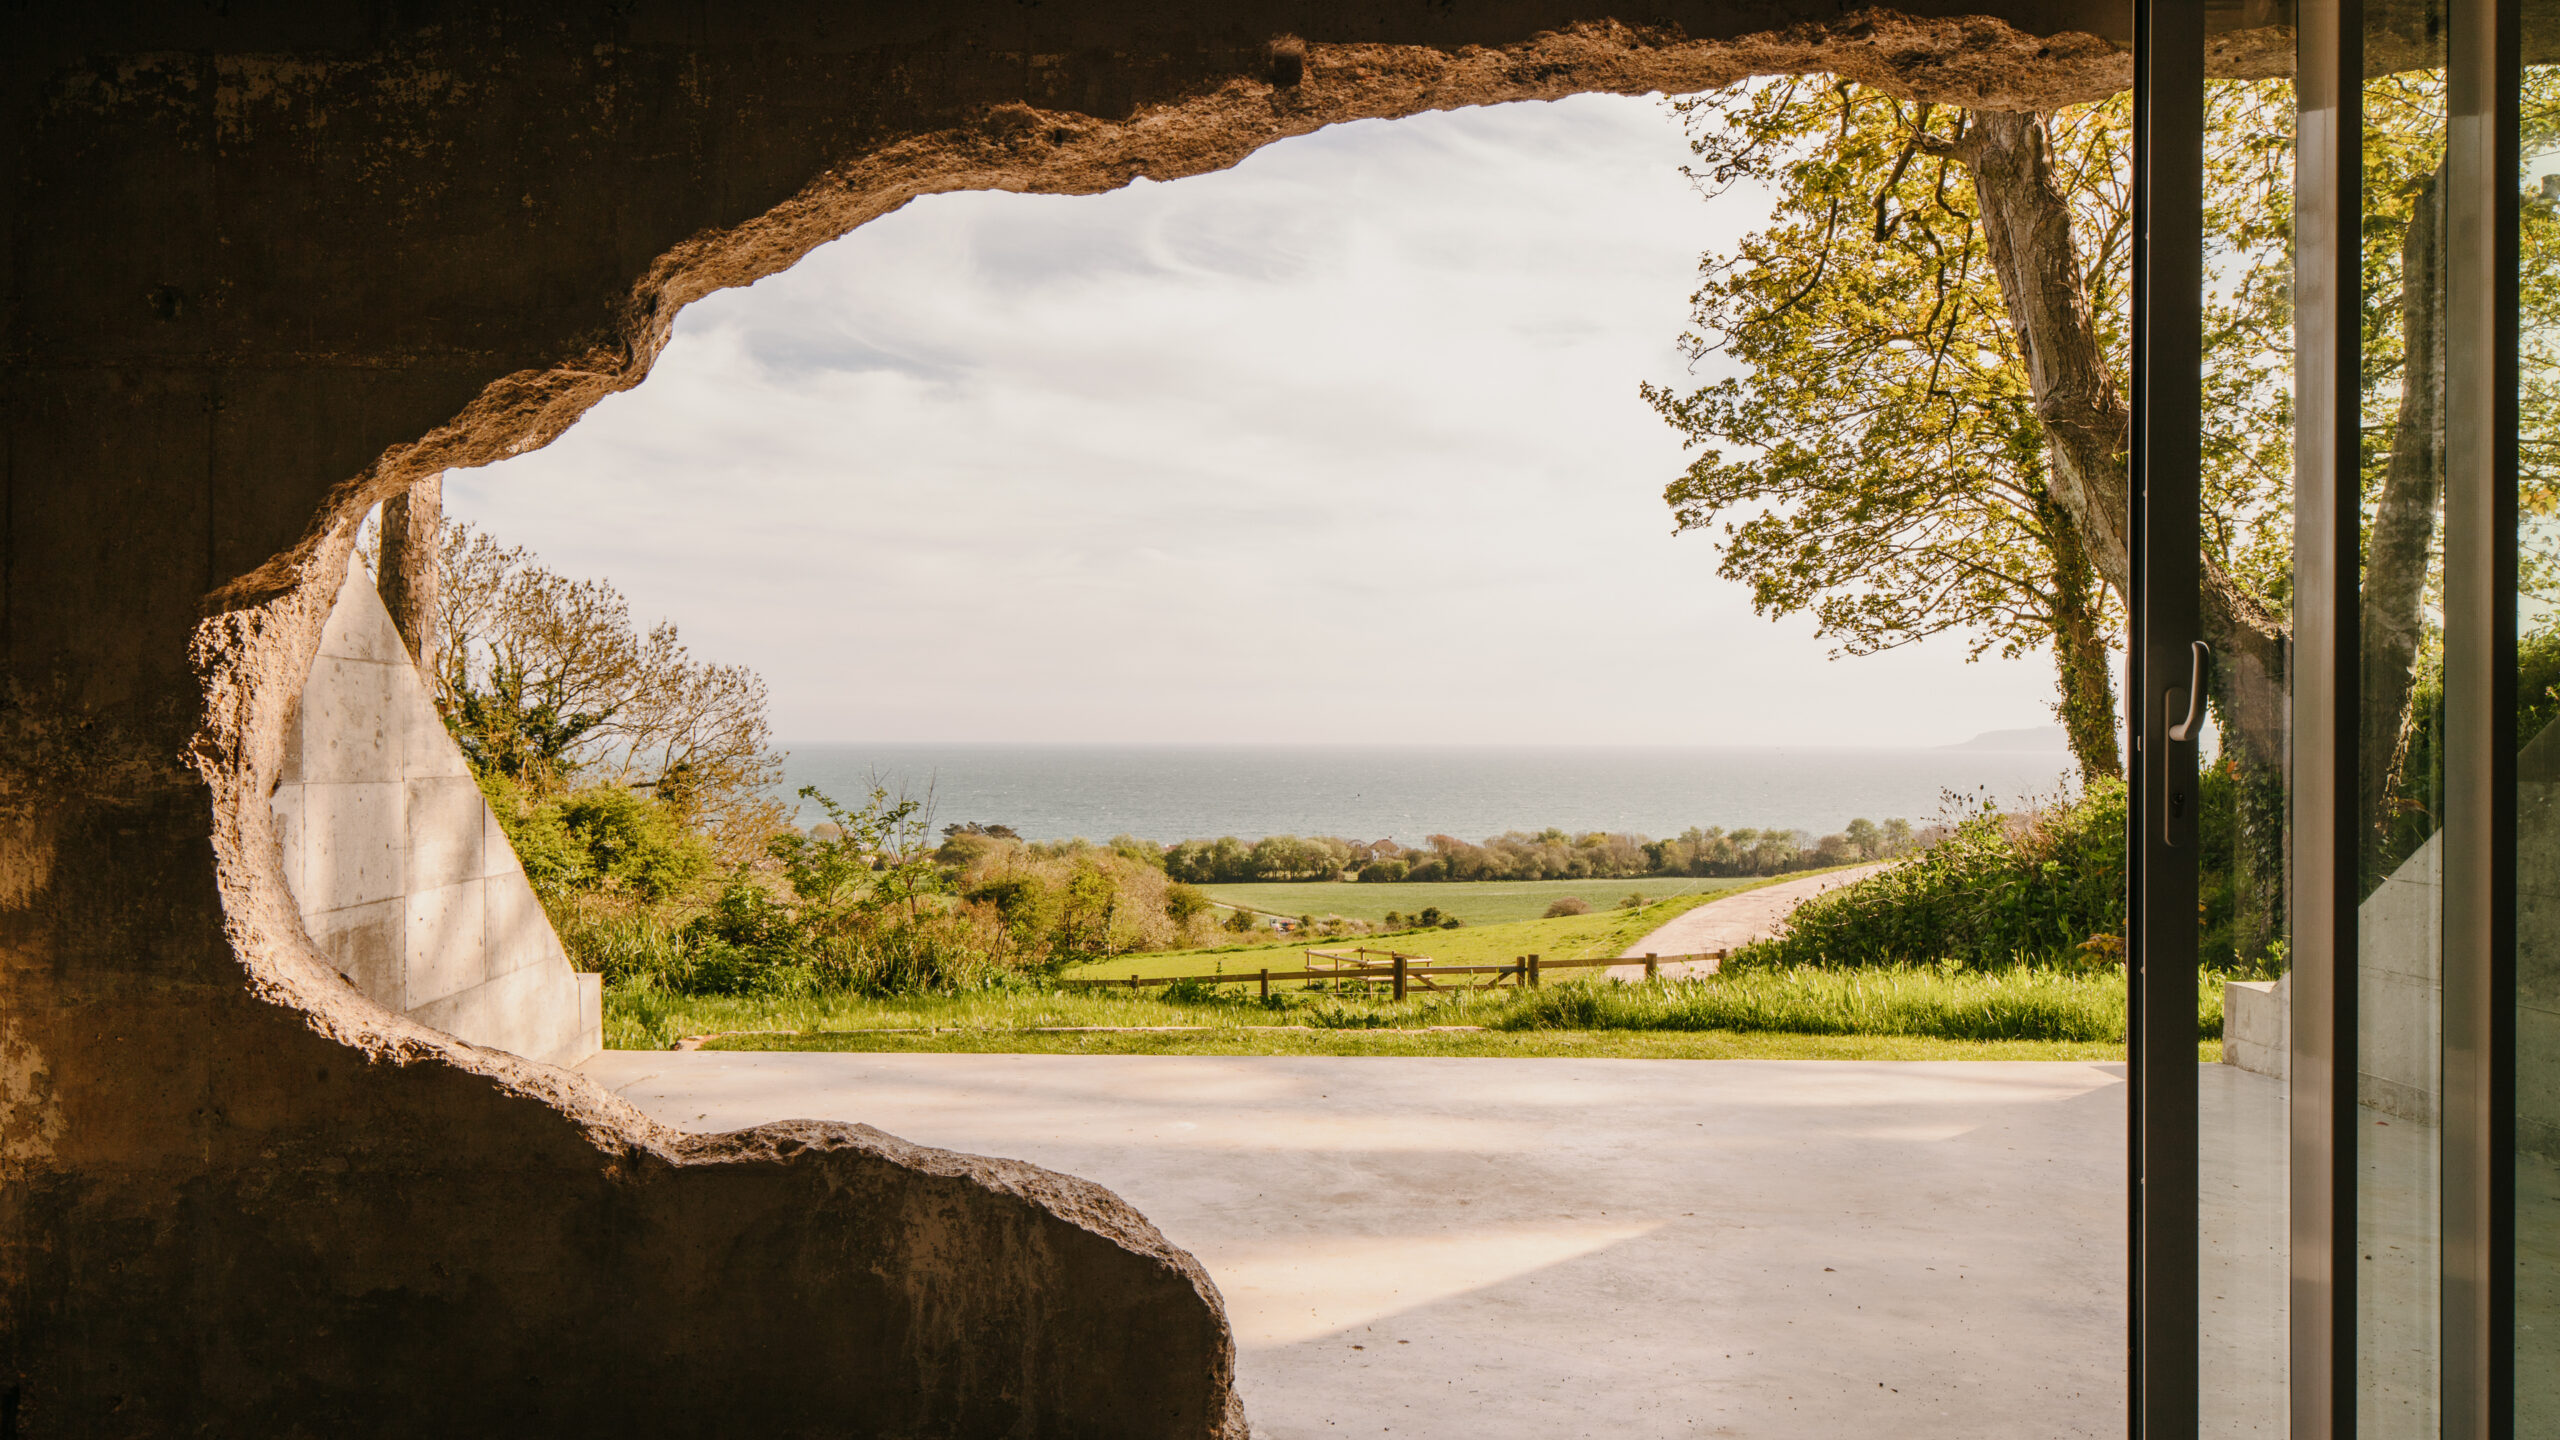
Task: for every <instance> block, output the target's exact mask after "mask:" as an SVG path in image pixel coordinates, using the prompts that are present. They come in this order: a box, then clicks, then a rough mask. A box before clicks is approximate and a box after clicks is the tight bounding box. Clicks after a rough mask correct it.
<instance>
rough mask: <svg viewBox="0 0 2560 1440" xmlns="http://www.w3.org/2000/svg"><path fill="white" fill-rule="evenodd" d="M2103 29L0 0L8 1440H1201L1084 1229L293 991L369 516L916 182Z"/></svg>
mask: <svg viewBox="0 0 2560 1440" xmlns="http://www.w3.org/2000/svg"><path fill="white" fill-rule="evenodd" d="M2215 13H2216V14H2217V16H2218V17H2220V18H2219V22H2218V23H2219V26H2220V29H2221V31H2222V43H2223V49H2222V50H2221V52H2219V53H2221V54H2222V55H2223V60H2222V61H2221V62H2220V63H2223V64H2224V65H2225V66H2226V67H2228V66H2232V65H2240V66H2248V65H2265V64H2268V63H2272V62H2271V61H2270V58H2269V57H2270V56H2274V55H2278V54H2280V53H2281V47H2280V46H2271V45H2270V44H2267V43H2265V42H2266V41H2267V40H2269V39H2270V38H2272V37H2275V36H2277V35H2279V34H2280V32H2279V31H2277V30H2275V29H2272V28H2270V27H2271V26H2272V25H2273V24H2274V22H2275V21H2276V20H2278V19H2279V18H2280V17H2279V16H2276V15H2274V14H2272V13H2268V14H2264V15H2256V16H2255V18H2254V19H2253V18H2252V16H2253V12H2252V11H2250V10H2249V9H2248V8H2247V7H2242V8H2241V9H2240V10H2237V11H2230V12H2225V11H2222V10H2217V11H2216V12H2215ZM2128 14H2129V7H2128V6H2126V5H2124V4H2121V3H2101V0H2069V3H2061V4H2038V3H2030V0H1925V3H1915V4H1913V5H1911V6H1909V7H1907V8H1904V9H1901V10H1872V11H1858V12H1842V11H1840V10H1839V9H1837V8H1836V7H1833V6H1830V5H1827V4H1824V5H1815V4H1811V3H1795V0H1746V3H1722V0H1714V3H1711V0H1665V3H1659V4H1651V5H1648V6H1647V7H1646V8H1645V9H1644V10H1643V11H1642V12H1641V13H1629V14H1626V15H1622V16H1620V17H1618V18H1615V19H1612V18H1610V17H1609V15H1608V13H1607V12H1606V11H1605V10H1602V11H1593V10H1590V9H1587V8H1576V7H1569V6H1566V5H1562V4H1557V3H1551V0H1497V3H1488V4H1484V5H1481V6H1479V5H1474V4H1438V3H1434V4H1405V3H1397V4H1386V3H1376V0H1337V3H1325V4H1301V3H1254V0H1239V3H1220V4H1214V5H1210V4H1174V3H1145V0H1097V3H1094V4H1090V5H1048V6H1040V5H1026V4H1021V3H1017V0H955V3H951V4H942V5H932V6H907V7H885V8H884V7H871V8H864V9H848V8H846V7H843V6H840V5H835V4H822V3H818V0H776V3H773V4H764V5H755V6H736V5H709V6H700V5H697V6H681V7H680V6H676V5H673V4H667V3H662V0H639V3H636V4H635V3H628V0H610V3H607V0H588V3H570V4H564V5H558V6H545V7H539V8H535V7H527V8H526V9H525V10H524V11H523V12H522V13H517V12H515V11H512V10H510V9H509V8H507V7H504V6H500V5H492V4H486V3H463V0H417V3H406V4H402V5H398V6H388V7H385V6H344V5H318V4H297V3H274V4H257V5H251V4H239V5H204V4H199V3H197V0H133V3H126V4H105V5H83V6H65V5H49V6H27V7H19V8H16V9H14V10H12V11H10V12H9V13H8V15H7V16H6V18H5V19H0V255H5V259H6V264H5V265H0V276H5V277H6V278H5V281H0V283H5V285H6V286H7V293H6V303H5V305H0V429H5V435H0V465H5V467H6V470H5V484H6V492H7V493H6V497H5V499H6V503H5V506H0V520H5V524H0V654H4V655H5V665H6V674H5V682H6V683H5V688H0V1397H7V1402H8V1403H9V1404H10V1405H12V1406H14V1410H13V1411H12V1412H11V1413H13V1414H14V1415H15V1423H16V1425H17V1427H18V1429H19V1433H20V1435H21V1436H23V1437H44V1436H57V1435H69V1434H80V1435H163V1434H174V1433H197V1434H207V1435H224V1434H239V1435H261V1436H264V1435H293V1434H321V1433H333V1434H334V1433H344V1434H367V1435H380V1436H397V1435H408V1434H420V1435H425V1434H434V1435H447V1434H454V1433H472V1432H481V1433H529V1432H540V1433H549V1434H555V1435H558V1434H581V1433H599V1434H601V1433H607V1432H610V1433H614V1434H616V1435H620V1436H636V1435H649V1434H686V1435H692V1434H703V1433H712V1432H714V1431H717V1430H724V1429H725V1430H733V1431H736V1432H740V1433H766V1434H776V1435H792V1434H807V1433H818V1432H821V1431H823V1432H825V1433H868V1434H901V1435H906V1434H913V1435H944V1434H1017V1433H1018V1434H1034V1433H1036V1434H1041V1435H1076V1434H1106V1433H1107V1434H1114V1435H1205V1434H1212V1433H1234V1432H1235V1431H1236V1430H1237V1429H1238V1428H1240V1426H1241V1423H1242V1422H1241V1419H1240V1417H1239V1416H1238V1415H1237V1413H1236V1412H1235V1410H1234V1409H1233V1405H1232V1391H1231V1389H1230V1386H1229V1383H1228V1377H1229V1363H1230V1362H1229V1354H1230V1352H1229V1348H1228V1342H1227V1339H1226V1332H1225V1326H1224V1321H1223V1317H1222V1314H1221V1311H1220V1308H1219V1304H1218V1301H1217V1297H1216V1294H1215V1292H1214V1290H1213V1289H1212V1288H1211V1287H1210V1286H1209V1285H1208V1284H1207V1282H1206V1280H1205V1279H1204V1278H1203V1277H1202V1275H1201V1274H1200V1272H1199V1271H1198V1269H1197V1268H1196V1266H1194V1265H1193V1264H1192V1263H1191V1261H1190V1260H1189V1259H1188V1258H1187V1257H1185V1256H1184V1255H1183V1254H1182V1253H1181V1252H1180V1251H1178V1250H1176V1249H1174V1248H1172V1247H1171V1246H1169V1245H1167V1244H1166V1243H1165V1242H1164V1241H1163V1239H1162V1238H1161V1237H1160V1236H1158V1235H1157V1234H1156V1233H1155V1232H1154V1231H1153V1229H1152V1228H1151V1227H1149V1226H1148V1225H1147V1224H1146V1222H1145V1221H1144V1220H1142V1219H1141V1218H1139V1217H1138V1216H1137V1215H1136V1214H1135V1213H1134V1212H1132V1211H1130V1210H1129V1209H1128V1208H1127V1207H1125V1206H1123V1205H1120V1204H1119V1203H1118V1202H1117V1201H1114V1200H1113V1199H1111V1198H1110V1197H1109V1196H1108V1195H1107V1194H1105V1193H1104V1192H1101V1191H1099V1190H1097V1189H1095V1188H1093V1187H1091V1186H1088V1185H1084V1184H1082V1183H1080V1182H1075V1181H1070V1180H1067V1179H1064V1178H1062V1177H1058V1176H1054V1175H1049V1174H1047V1173H1045V1172H1041V1171H1037V1170H1033V1169H1030V1168H1028V1167H1025V1166H1021V1165H1015V1164H1011V1163H1008V1162H1000V1161H985V1160H972V1159H967V1158H964V1157H959V1156H953V1155H946V1154H942V1153H939V1152H932V1151H922V1150H917V1149H914V1148H912V1147H908V1146H904V1145H901V1144H898V1143H896V1142H893V1141H889V1140H887V1139H886V1138H885V1137H881V1136H878V1135H876V1134H874V1133H871V1132H866V1131H863V1130H860V1129H858V1128H853V1127H846V1126H808V1125H803V1126H792V1127H784V1128H781V1129H772V1130H764V1131H758V1132H750V1133H745V1134H740V1135H734V1136H725V1137H702V1138H689V1137H685V1136H681V1135H677V1134H675V1133H673V1132H670V1131H667V1130H665V1129H662V1128H661V1127H659V1126H657V1125H655V1124H654V1123H652V1122H650V1121H649V1120H647V1119H646V1118H645V1117H643V1116H641V1115H639V1114H638V1113H636V1112H635V1111H632V1110H631V1109H629V1108H628V1107H626V1106H623V1105H621V1104H620V1103H618V1102H616V1101H614V1100H613V1099H612V1098H611V1097H609V1096H607V1095H605V1094H604V1093H602V1092H601V1091H599V1090H597V1089H595V1088H594V1087H592V1086H591V1085H589V1084H588V1083H587V1082H585V1081H583V1080H580V1079H579V1078H577V1077H575V1076H574V1075H571V1074H569V1073H566V1072H563V1071H559V1070H556V1069H553V1068H551V1067H548V1066H544V1065H542V1064H540V1063H538V1062H533V1061H528V1060H526V1059H523V1058H521V1057H519V1056H515V1055H510V1054H507V1053H505V1052H502V1051H495V1050H489V1049H483V1048H479V1047H475V1046H472V1045H469V1044H466V1043H462V1042H460V1041H457V1040H456V1039H454V1038H453V1037H452V1036H450V1035H447V1034H444V1033H441V1032H439V1031H437V1030H435V1029H432V1028H430V1027H428V1026H425V1025H421V1024H419V1023H417V1022H416V1021H415V1020H413V1019H409V1018H405V1017H403V1016H401V1015H399V1014H397V1013H394V1012H392V1011H390V1010H387V1009H385V1008H384V1007H383V1006H381V1005H378V1004H376V1003H375V1002H374V1001H372V1000H370V999H368V998H366V997H365V996H364V995H362V994H361V993H359V992H358V991H356V990H355V989H353V988H352V987H350V986H349V985H348V984H347V983H346V982H345V981H344V980H342V979H340V978H339V974H338V969H337V966H336V965H335V964H334V963H333V961H332V958H331V956H330V955H329V954H328V953H326V952H324V951H323V950H322V949H320V948H319V947H318V946H316V945H314V944H313V942H312V938H311V936H310V934H309V933H308V931H307V929H306V927H305V925H304V923H303V919H302V914H301V907H300V906H299V905H298V904H297V902H296V900H295V897H294V891H293V888H292V886H291V884H290V883H289V882H288V880H287V878H286V875H285V872H284V868H283V863H282V855H283V849H282V847H280V846H279V844H278V842H277V837H276V816H275V813H274V811H273V810H272V809H271V808H270V797H271V796H272V795H273V794H274V792H275V790H276V787H277V785H278V784H279V782H280V781H281V780H282V778H283V776H284V774H285V766H286V760H287V755H288V750H289V747H288V744H287V739H288V735H289V733H290V729H291V724H292V711H293V701H294V697H295V696H296V695H297V694H298V693H299V692H300V691H301V689H302V685H303V682H304V680H305V678H306V677H307V676H308V675H309V674H310V673H311V670H312V666H313V663H314V660H315V658H316V657H317V656H318V655H319V653H320V650H321V642H322V634H323V631H324V629H325V628H326V621H327V617H328V615H329V613H330V610H331V608H332V605H333V603H334V601H335V598H336V596H337V593H338V591H339V589H340V587H341V585H342V583H343V576H344V574H345V564H346V553H347V546H348V544H349V537H350V535H351V534H352V532H353V529H354V526H355V524H356V522H357V520H358V519H359V517H361V516H362V515H363V513H364V512H365V511H366V510H367V509H369V508H370V507H371V506H372V505H374V504H375V503H377V502H379V501H381V500H384V499H386V498H388V497H389V496H391V495H393V494H395V493H397V492H399V491H401V490H402V489H404V488H405V487H407V486H408V485H409V484H410V483H411V482H412V481H414V480H415V479H417V478H418V477H420V476H423V475H425V474H428V473H430V472H433V471H436V470H440V469H443V468H446V467H448V466H454V465H469V464H477V463H480V462H483V461H487V460H490V459H494V458H497V457H499V456H502V455H508V454H514V453H518V452H521V451H523V450H525V449H527V448H530V447H533V446H538V445H540V444H542V443H544V442H545V441H547V440H548V439H550V438H551V437H552V436H554V435H557V434H558V433H559V432H560V431H561V429H562V428H564V427H565V426H567V425H568V424H569V423H570V422H571V421H572V420H574V419H575V418H576V417H577V416H578V415H579V414H580V413H581V412H582V411H583V410H584V409H585V408H586V407H588V406H589V405H592V404H593V403H595V401H596V400H597V399H599V398H600V397H602V396H603V395H605V394H608V393H611V392H613V391H614V390H617V389H620V388H624V387H627V386H629V385H631V384H634V383H636V382H637V381H638V380H639V379H640V378H641V376H642V375H643V374H644V373H645V372H646V370H647V369H648V366H649V364H650V361H651V359H652V358H653V357H654V356H655V355H656V353H657V352H658V349H659V347H660V346H661V345H662V344H663V343H664V341H665V338H666V335H667V333H668V327H669V326H670V325H671V323H672V322H673V319H674V316H675V314H676V312H677V310H678V309H680V308H681V307H682V306H683V305H684V304H685V303H687V302H688V301H690V300H692V299H694V298H696V297H698V296H700V295H703V294H705V293H708V292H709V291H711V290H713V289H716V288H718V287H721V286H726V285H736V284H744V283H747V282H749V281H752V280H754V279H756V278H758V277H760V276H763V275H767V274H771V273H773V272H775V271H777V270H779V269H782V268H783V267H785V266H787V265H789V264H790V263H791V262H792V261H793V260H795V259H797V258H798V257H799V256H800V255H802V254H804V253H806V252H807V251H808V250H809V248H811V247H812V246H814V245H816V244H819V243H821V242H822V241H824V240H827V239H829V238H832V237H833V236H835V235H838V234H841V233H843V232H844V231H846V230H849V229H851V228H852V227H854V226H855V225H858V224H860V223H862V222H863V221H865V220H867V219H869V218H871V217H873V216H876V215H879V214H882V213H885V212H886V211H888V210H891V209H894V208H895V207H897V206H898V205H901V204H903V203H905V202H906V201H907V200H908V199H910V198H912V197H914V196H917V195H921V194H926V193H931V192H933V191H937V190H953V189H963V188H972V187H992V188H1003V189H1016V190H1046V191H1060V192H1070V191H1072V192H1084V191H1098V190H1105V189H1109V188H1111V187H1113V186H1117V185H1121V184H1125V183H1127V182H1128V181H1129V180H1130V179H1131V178H1132V177H1134V176H1137V175H1148V176H1153V177H1156V178H1159V179H1169V178H1172V177H1175V176H1180V175H1189V174H1197V173H1201V172H1203V171H1207V170H1213V169H1216V168H1219V167H1221V166H1225V165H1231V164H1233V163H1234V162H1235V161H1236V160H1237V159H1239V158H1241V157H1242V156H1244V155H1246V154H1248V153H1250V152H1251V151H1252V150H1253V149H1254V148H1255V147H1257V146H1260V145H1264V144H1268V143H1270V142H1271V141H1273V140H1276V139H1280V138H1283V137H1286V136H1289V135H1296V134H1303V133H1305V132H1307V131H1310V130H1313V129H1315V128H1317V127H1319V126H1322V125H1325V124H1330V123H1333V122H1336V121H1342V120H1351V119H1357V118H1363V117H1370V116H1393V115H1403V114H1410V113H1413V112H1416V111H1420V110H1426V109H1433V108H1441V107H1447V106H1455V105H1470V104H1485V103H1492V102H1495V101H1502V100H1516V99H1536V98H1548V97H1554V96H1561V95H1566V94H1571V93H1574V92H1577V91H1584V90H1616V91H1645V90H1651V89H1657V88H1661V89H1675V90H1676V89H1689V88H1695V87H1698V86H1702V85H1709V84H1715V83H1721V82H1722V81H1725V80H1729V79H1733V78H1735V77H1738V76H1741V75H1744V74H1748V73H1752V72H1754V71H1768V70H1798V69H1809V68H1835V69H1838V70H1841V71H1843V72H1845V73H1850V74H1854V75H1857V76H1859V77H1861V78H1866V79H1872V80H1874V81H1876V82H1877V83H1880V84H1885V85H1889V86H1891V87H1893V88H1895V89H1896V90H1898V91H1900V92H1902V93H1905V94H1910V95H1916V96H1927V97H1930V98H1934V99H1941V100H1951V101H1960V102H1962V103H1967V104H1976V105H2003V104H2006V105H2023V104H2030V103H2040V102H2047V101H2054V100H2061V99H2069V98H2076V97H2081V96H2088V95H2094V94H2097V93H2100V92H2102V91H2105V90H2109V89H2112V88H2114V87H2116V86H2119V85H2121V84H2122V83H2123V81H2124V79H2125V77H2126V75H2127V74H2128V73H2129V67H2128V63H2127V57H2126V56H2125V54H2124V52H2123V50H2122V49H2121V48H2120V42H2121V41H2122V40H2123V39H2124V37H2125V35H2126V33H2127V29H2126V20H2127V16H2128ZM1283 36H1294V37H1297V39H1298V40H1299V41H1300V42H1302V45H1300V46H1296V47H1293V46H1289V45H1283V44H1281V43H1279V41H1280V40H1281V38H1282V37H1283ZM2235 57H2237V58H2235ZM306 824H307V817H306ZM335 839H336V837H335V834H334V829H333V833H332V835H331V836H329V837H321V836H318V835H317V834H306V836H305V840H304V851H305V853H306V855H317V854H319V853H320V851H321V849H322V848H325V847H326V846H327V845H333V844H334V843H335ZM332 863H335V862H334V861H333V862H332ZM306 875H307V871H306Z"/></svg>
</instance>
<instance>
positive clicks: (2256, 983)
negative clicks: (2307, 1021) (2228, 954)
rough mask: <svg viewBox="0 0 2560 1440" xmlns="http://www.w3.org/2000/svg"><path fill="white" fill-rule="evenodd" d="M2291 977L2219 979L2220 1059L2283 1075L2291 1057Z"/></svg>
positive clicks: (2273, 1074)
mask: <svg viewBox="0 0 2560 1440" xmlns="http://www.w3.org/2000/svg"><path fill="white" fill-rule="evenodd" d="M2292 1021H2293V977H2292V976H2291V975H2286V976H2284V977H2283V978H2281V979H2277V980H2226V981H2224V982H2222V1063H2223V1064H2225V1065H2229V1066H2232V1067H2234V1068H2236V1069H2241V1070H2248V1071H2252V1072H2254V1073H2256V1074H2260V1075H2267V1076H2272V1077H2274V1078H2275V1079H2278V1080H2281V1079H2284V1078H2285V1076H2286V1075H2288V1074H2289V1073H2291V1067H2292V1061H2293V1024H2292Z"/></svg>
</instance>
